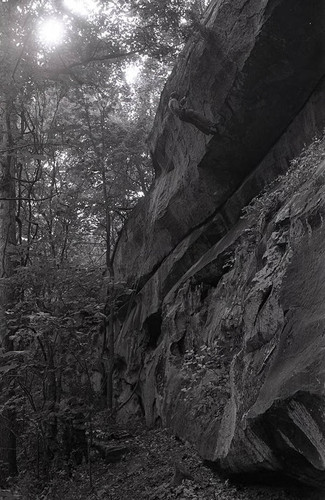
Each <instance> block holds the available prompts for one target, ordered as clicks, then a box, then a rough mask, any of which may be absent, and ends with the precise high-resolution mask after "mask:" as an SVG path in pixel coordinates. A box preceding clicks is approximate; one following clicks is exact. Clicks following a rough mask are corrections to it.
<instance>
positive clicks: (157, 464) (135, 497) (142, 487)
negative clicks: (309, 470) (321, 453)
mask: <svg viewBox="0 0 325 500" xmlns="http://www.w3.org/2000/svg"><path fill="white" fill-rule="evenodd" d="M99 435H100V440H101V442H102V443H104V445H105V443H106V445H107V446H108V449H111V447H112V446H114V447H118V448H126V449H127V450H128V451H126V453H125V454H124V455H123V456H122V458H121V459H120V460H119V461H117V462H116V463H107V461H105V460H104V459H103V458H101V457H100V456H99V455H98V454H95V455H93V456H92V464H91V474H92V483H93V487H92V489H91V488H90V481H89V472H90V470H89V464H82V465H80V466H77V467H75V468H74V469H73V470H72V476H71V477H69V474H68V472H67V470H64V468H63V469H61V470H58V472H57V473H56V474H55V475H54V477H53V479H52V481H51V482H50V484H48V486H47V487H46V488H45V489H43V490H42V492H40V490H39V489H38V488H37V483H36V482H35V481H33V480H32V479H31V476H30V474H29V473H28V472H26V473H25V475H24V476H21V477H20V479H19V482H18V486H19V492H20V495H19V497H16V498H20V499H23V500H97V499H100V500H160V499H164V500H174V499H175V500H176V499H178V500H198V499H200V500H257V499H265V500H298V499H300V500H301V499H310V500H311V499H324V498H325V494H324V493H322V494H316V493H313V492H312V491H311V490H310V488H302V487H301V486H300V487H296V488H295V489H292V487H291V489H288V488H287V489H286V488H285V487H283V486H282V487H280V486H278V487H275V486H273V487H271V486H265V485H260V486H243V485H238V484H237V485H233V484H231V483H230V482H229V481H224V480H221V479H220V478H218V476H216V475H215V473H213V472H212V470H210V469H209V468H208V467H207V466H205V465H204V464H203V463H202V460H201V459H200V458H199V456H198V455H197V453H196V452H195V450H194V449H193V448H192V447H191V446H190V445H189V444H187V443H182V442H180V441H179V440H177V439H176V438H175V437H173V436H171V435H170V434H169V433H168V432H167V431H166V430H165V429H154V430H148V429H146V428H144V427H143V425H141V424H139V423H134V424H133V428H130V427H128V428H127V429H121V428H117V427H112V425H110V426H108V425H106V428H104V429H103V428H102V429H101V430H100V432H99ZM184 475H185V476H189V478H188V479H184ZM1 498H2V497H1V493H0V499H1Z"/></svg>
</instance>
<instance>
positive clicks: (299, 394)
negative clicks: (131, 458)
mask: <svg viewBox="0 0 325 500" xmlns="http://www.w3.org/2000/svg"><path fill="white" fill-rule="evenodd" d="M324 14H325V4H324V2H323V0H313V1H310V2H306V0H263V1H261V0H258V1H257V0H245V1H244V0H233V1H231V2H229V1H227V0H214V1H212V3H211V4H210V6H209V8H208V9H207V12H206V15H205V17H204V20H203V22H202V26H201V29H199V30H198V32H197V33H194V34H193V36H192V37H191V39H190V40H189V41H188V43H187V45H186V47H185V49H184V51H183V53H182V54H181V56H180V58H179V60H178V62H177V64H176V66H175V69H174V71H173V73H172V74H171V76H170V78H169V80H168V82H167V83H166V86H165V89H164V92H163V94H162V97H161V101H160V105H159V109H158V112H157V116H156V119H155V123H154V128H153V132H152V134H151V137H150V148H151V152H152V158H153V163H154V168H155V171H156V180H155V183H154V185H153V187H152V189H151V192H150V194H149V196H148V197H147V198H145V199H144V200H143V201H142V202H141V203H139V205H138V206H137V207H136V209H135V210H134V212H133V213H132V215H131V217H130V219H129V221H128V223H127V224H126V226H125V228H124V230H123V232H122V235H121V238H120V240H119V244H118V247H117V250H116V253H115V260H114V266H115V272H116V276H117V279H118V280H122V281H126V282H127V283H128V285H129V286H131V287H133V288H134V289H135V290H136V293H135V294H134V295H133V297H132V298H131V299H130V300H129V301H128V303H127V305H126V306H125V307H124V308H121V310H120V312H119V321H120V323H121V324H120V328H118V329H117V330H118V331H119V333H118V336H117V339H116V352H117V356H118V361H119V362H118V368H119V370H120V379H121V387H122V389H123V392H122V396H121V400H122V401H126V400H127V399H128V398H129V397H130V396H131V395H133V397H132V398H131V399H130V401H129V403H128V405H126V406H125V407H124V410H125V411H133V410H134V411H136V408H137V406H140V407H141V408H142V411H143V412H144V413H145V417H146V420H147V423H148V424H149V425H153V424H154V423H155V422H157V421H162V423H163V424H164V425H168V426H170V427H171V428H172V429H173V430H174V432H175V433H177V434H178V435H179V436H180V437H183V438H185V439H189V440H191V441H192V442H194V443H195V444H196V446H197V447H198V449H199V450H200V453H201V455H202V457H204V458H205V459H207V460H210V461H211V462H213V463H215V464H216V465H217V466H218V467H220V468H221V469H223V470H224V471H225V472H226V473H228V474H229V475H232V474H246V475H248V474H250V473H252V474H254V473H256V472H257V471H259V473H262V472H265V473H267V472H273V473H277V472H285V473H286V474H288V475H291V476H293V477H295V478H298V479H299V480H301V481H304V482H307V483H309V484H312V485H316V486H320V487H325V417H324V415H325V412H324V406H325V398H324V387H325V386H324V384H325V362H324V361H323V360H324V352H323V351H324V349H325V337H324V333H323V332H324V321H325V315H324V312H323V305H322V304H323V299H324V296H325V285H324V284H323V283H324V282H325V281H324V277H323V275H324V276H325V267H324V265H323V261H324V258H323V253H325V247H324V244H323V241H322V240H323V239H324V237H323V235H324V229H323V217H324V208H325V207H324V201H323V200H324V191H325V187H324V179H325V177H324V175H325V174H324V169H325V156H324V154H323V150H324V141H323V140H319V141H316V140H314V137H315V135H316V134H322V132H323V129H324V126H325V111H324V110H325V98H324V90H325V79H324V75H325V57H324V49H325V15H324ZM173 90H178V91H179V92H180V93H184V94H187V95H188V101H189V105H190V106H191V107H193V108H195V109H200V110H201V111H204V113H205V115H206V116H207V117H209V118H213V117H214V118H216V117H217V116H220V117H221V120H220V123H221V125H220V127H219V132H218V134H217V135H215V136H213V137H207V136H204V135H203V134H202V133H200V132H198V131H197V130H196V129H195V128H194V127H193V126H192V125H190V124H186V123H183V122H180V121H177V118H175V117H174V116H172V115H171V114H170V113H169V112H168V110H167V102H168V96H169V94H170V92H171V91H173ZM311 143H312V146H311V147H310V148H309V149H307V150H306V151H305V153H303V154H302V150H303V148H304V146H306V145H309V144H311ZM301 154H302V156H300V160H299V161H297V162H295V163H293V164H292V166H291V167H290V169H289V166H290V163H291V162H292V160H293V159H294V158H296V157H298V156H299V155H301ZM288 169H289V172H288V173H286V172H287V171H288ZM279 174H284V175H283V176H282V178H281V179H280V180H278V181H277V183H276V184H274V185H273V186H272V187H269V188H267V191H266V193H265V194H264V195H263V196H262V197H260V198H259V199H258V200H257V201H255V203H254V204H253V205H251V206H249V207H248V209H247V210H246V211H247V215H246V217H244V218H241V214H242V210H243V208H244V207H245V206H247V204H249V202H250V201H251V200H252V198H253V197H255V196H256V195H258V194H259V193H261V191H262V190H263V189H264V188H265V187H266V186H267V185H269V183H270V182H271V181H272V180H274V179H275V178H277V177H278V176H279ZM323 268H324V269H323ZM323 288H324V290H323Z"/></svg>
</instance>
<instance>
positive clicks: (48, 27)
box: [38, 17, 65, 47]
mask: <svg viewBox="0 0 325 500" xmlns="http://www.w3.org/2000/svg"><path fill="white" fill-rule="evenodd" d="M38 36H39V39H40V40H41V42H42V43H43V44H44V45H46V46H47V47H56V46H57V45H60V44H61V43H62V42H63V40H64V36H65V28H64V23H63V22H62V21H60V20H59V19H56V18H54V17H51V18H48V19H44V20H43V21H42V22H41V23H40V24H39V27H38Z"/></svg>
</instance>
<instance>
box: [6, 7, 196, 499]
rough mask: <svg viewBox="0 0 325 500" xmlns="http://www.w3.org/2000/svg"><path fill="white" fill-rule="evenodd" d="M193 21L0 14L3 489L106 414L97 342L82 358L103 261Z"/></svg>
mask: <svg viewBox="0 0 325 500" xmlns="http://www.w3.org/2000/svg"><path fill="white" fill-rule="evenodd" d="M203 9H204V2H203V1H197V0H195V1H193V2H187V1H183V0H176V1H175V0H166V1H165V0H164V1H150V2H148V1H145V0H126V1H121V2H116V1H114V0H99V1H96V0H83V1H81V0H79V1H74V0H66V1H65V0H53V1H47V0H9V1H2V2H1V3H0V24H1V28H0V52H1V74H0V96H1V97H0V116H1V146H0V148H1V162H0V169H1V174H0V178H1V182H0V210H1V214H0V254H1V258H0V261H1V264H0V272H1V296H0V325H1V326H0V332H1V336H0V338H1V362H0V364H1V366H0V372H1V400H0V415H1V417H0V424H1V438H0V444H1V450H0V458H1V478H2V479H1V482H2V485H3V486H4V485H5V484H6V479H7V478H8V476H9V477H13V476H15V475H16V474H17V473H18V472H19V471H20V470H21V469H30V470H31V471H32V474H34V475H35V477H37V478H39V479H40V478H43V479H44V478H47V479H46V480H48V477H49V474H50V473H51V470H52V469H53V467H55V465H53V464H54V463H55V460H56V459H57V457H58V456H59V455H64V451H63V449H64V446H65V447H66V448H67V449H66V450H65V452H66V453H68V454H69V453H70V451H71V450H70V448H71V446H70V445H69V444H67V440H69V439H70V440H71V436H70V438H66V440H65V444H64V443H63V442H64V432H68V431H67V428H68V427H69V422H71V420H72V419H73V418H74V417H75V415H76V414H78V412H80V408H82V414H83V416H84V420H85V419H86V420H87V422H88V424H87V425H88V427H89V425H90V424H89V422H90V421H91V419H92V418H93V416H92V415H93V413H94V412H95V411H96V409H97V410H98V409H101V410H102V409H103V408H106V407H108V408H109V409H110V410H113V401H114V399H113V393H112V367H111V364H112V363H111V360H110V359H108V360H106V362H105V353H106V358H107V346H106V345H105V342H106V343H107V342H109V338H107V340H106V341H105V342H104V345H103V346H102V348H101V352H94V337H96V335H98V332H99V331H100V330H103V329H104V330H105V329H108V330H109V327H108V326H107V325H108V324H109V317H110V315H114V301H115V297H117V296H118V295H119V294H121V293H122V292H121V290H122V291H123V286H124V285H123V283H115V281H114V273H113V268H112V256H113V254H114V248H115V245H116V241H117V239H118V235H119V232H120V230H121V227H122V225H123V223H124V221H125V220H126V218H127V217H128V214H129V212H130V211H131V210H132V208H133V207H134V205H135V204H136V203H137V201H138V200H139V199H140V198H141V197H143V196H144V195H145V193H147V192H148V191H149V189H150V185H151V183H152V180H153V170H152V166H151V159H150V151H149V150H148V146H147V144H146V138H147V135H148V132H149V130H150V128H151V126H152V121H153V117H154V115H155V111H156V107H157V103H158V100H159V97H160V92H161V89H162V87H163V85H164V82H165V80H166V77H167V75H168V74H169V72H170V70H171V68H172V67H173V64H174V61H175V58H176V57H177V54H178V53H179V51H180V50H181V48H182V47H183V45H184V42H185V40H186V38H187V36H188V34H189V33H190V32H191V30H192V29H193V23H194V22H195V20H196V19H197V18H199V16H200V15H201V13H202V10H203ZM108 337H109V334H108ZM94 364H97V365H99V367H98V366H97V370H98V371H100V372H102V378H101V380H102V382H101V384H100V386H99V387H97V390H96V391H95V390H94V383H93V380H92V371H93V367H94V366H93V365H94ZM83 425H84V423H83ZM81 432H82V431H81ZM69 446H70V448H69ZM52 472H53V471H52ZM44 480H45V479H44ZM33 498H35V497H33Z"/></svg>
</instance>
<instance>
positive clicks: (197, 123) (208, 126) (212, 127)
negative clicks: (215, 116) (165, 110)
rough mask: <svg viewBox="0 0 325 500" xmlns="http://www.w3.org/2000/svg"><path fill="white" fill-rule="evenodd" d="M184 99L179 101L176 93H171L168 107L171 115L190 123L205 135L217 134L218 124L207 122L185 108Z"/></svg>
mask: <svg viewBox="0 0 325 500" xmlns="http://www.w3.org/2000/svg"><path fill="white" fill-rule="evenodd" d="M185 103H186V97H183V98H182V99H179V95H178V94H177V92H172V93H171V94H170V98H169V102H168V107H169V109H170V110H171V112H172V113H173V115H175V116H177V118H179V119H180V120H182V121H183V122H187V123H191V124H192V125H194V127H196V128H197V129H199V130H200V131H201V132H203V133H204V134H206V135H214V134H216V133H217V132H218V128H217V127H218V124H217V123H215V122H212V121H211V120H208V119H207V118H206V117H205V116H203V115H202V114H201V113H199V112H198V111H195V110H194V109H191V108H186V107H185Z"/></svg>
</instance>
